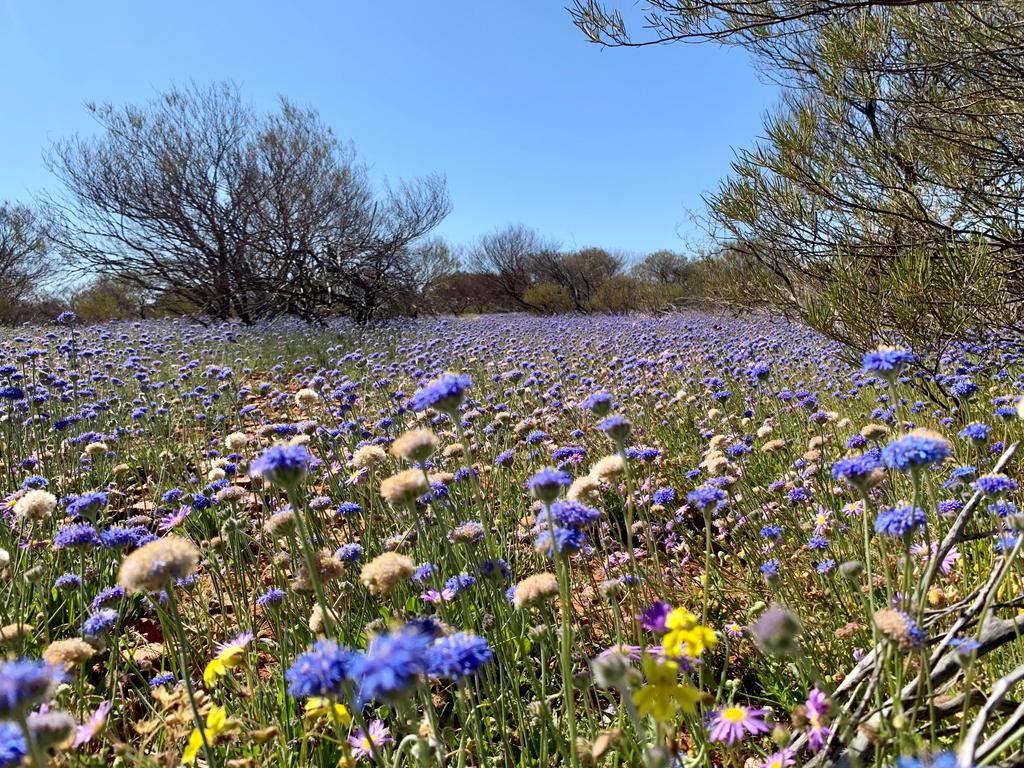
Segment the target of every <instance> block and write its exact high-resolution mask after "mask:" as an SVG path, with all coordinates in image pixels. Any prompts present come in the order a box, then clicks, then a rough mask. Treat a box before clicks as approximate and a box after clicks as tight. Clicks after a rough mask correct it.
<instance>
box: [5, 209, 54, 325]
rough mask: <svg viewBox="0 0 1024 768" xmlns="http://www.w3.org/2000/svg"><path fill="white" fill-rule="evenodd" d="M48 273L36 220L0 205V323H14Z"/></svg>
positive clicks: (22, 211) (28, 211)
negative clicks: (12, 321) (2, 321)
mask: <svg viewBox="0 0 1024 768" xmlns="http://www.w3.org/2000/svg"><path fill="white" fill-rule="evenodd" d="M51 269H52V261H51V259H50V251H49V243H48V238H47V234H46V230H45V228H44V226H43V224H42V222H41V221H40V219H39V216H38V215H37V214H36V213H35V212H34V211H32V209H30V208H27V207H25V206H23V205H17V204H14V203H7V202H0V320H4V321H11V320H14V319H17V317H18V315H19V312H20V311H21V310H22V309H23V308H24V306H25V302H26V301H27V300H29V299H30V298H32V297H33V296H35V295H37V294H38V293H39V291H40V288H41V282H42V280H43V279H44V277H46V276H47V274H48V273H49V272H50V270H51Z"/></svg>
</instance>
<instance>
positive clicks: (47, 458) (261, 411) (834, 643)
mask: <svg viewBox="0 0 1024 768" xmlns="http://www.w3.org/2000/svg"><path fill="white" fill-rule="evenodd" d="M61 320H62V322H61V323H60V324H58V325H55V326H52V327H45V328H43V327H25V328H21V329H15V330H10V331H5V332H4V333H3V335H2V336H0V413H2V416H0V472H2V480H0V492H2V503H0V506H2V510H3V522H2V523H0V547H2V548H3V551H2V552H0V560H2V568H3V570H2V573H0V579H2V580H0V593H2V594H0V619H2V621H0V623H2V624H3V627H2V629H0V642H2V644H3V650H4V653H5V655H6V661H4V662H3V663H0V718H2V719H3V722H2V723H0V768H4V767H6V766H15V765H19V764H25V765H32V766H35V768H41V767H42V766H44V765H47V764H50V765H83V766H101V765H113V764H122V765H131V766H150V765H152V766H173V765H178V764H186V765H209V766H233V767H236V768H241V767H243V766H280V767H282V768H283V767H284V766H355V765H360V764H362V765H370V764H373V763H376V764H377V765H381V766H399V765H408V766H420V765H421V766H523V767H526V766H540V767H542V768H547V767H548V766H553V765H566V766H573V768H576V767H578V766H650V767H655V766H657V767H661V766H666V767H667V766H683V765H685V766H690V765H723V766H735V767H736V768H739V766H755V767H756V766H761V765H763V766H766V767H767V768H786V767H787V766H803V765H808V766H813V765H830V764H834V763H836V762H837V761H848V762H849V764H863V765H879V766H889V765H894V764H896V763H897V761H898V760H899V759H900V758H902V760H903V762H901V763H900V764H901V765H902V766H905V767H906V766H910V767H911V768H914V767H917V768H919V767H920V766H930V765H936V766H953V765H955V764H959V765H960V766H969V765H981V764H989V763H998V762H1001V761H1004V760H1007V759H1008V758H1011V757H1012V756H1013V755H1014V754H1018V753H1019V751H1020V747H1019V738H1020V736H1021V735H1022V732H1024V704H1018V703H1017V701H1016V700H1015V699H1016V698H1019V694H1020V690H1019V689H1018V687H1017V683H1018V681H1019V680H1021V679H1022V678H1024V665H1022V663H1024V654H1022V646H1024V642H1022V640H1021V639H1020V638H1019V633H1020V631H1021V629H1022V628H1024V614H1022V613H1021V612H1020V608H1021V607H1022V606H1024V600H1022V583H1021V567H1020V562H1019V560H1020V558H1019V556H1018V553H1019V550H1020V546H1021V539H1020V538H1019V533H1018V531H1020V530H1021V529H1024V516H1022V515H1021V514H1019V513H1018V510H1017V507H1016V506H1015V500H1016V497H1017V494H1018V486H1017V482H1016V480H1015V479H1014V478H1015V476H1016V474H1017V472H1016V467H1017V463H1016V460H1015V458H1014V450H1015V447H1016V442H1015V441H1016V440H1017V439H1018V438H1019V433H1020V429H1021V422H1020V418H1019V416H1018V411H1017V399H1018V397H1019V396H1020V394H1021V393H1020V388H1021V386H1022V382H1024V364H1022V360H1021V358H1020V355H1019V353H1017V352H1015V351H1012V350H1011V348H1009V347H1007V348H1003V347H1000V346H999V345H998V344H993V345H991V346H986V347H961V348H958V349H956V350H955V351H954V352H953V353H951V354H950V355H948V356H947V357H946V358H944V359H943V360H942V361H941V369H940V370H939V371H938V372H935V373H926V372H924V371H923V370H922V368H921V367H920V366H918V365H917V362H918V361H916V360H915V357H914V351H913V350H904V349H900V348H893V347H887V348H880V349H879V350H877V351H876V352H873V353H871V354H869V355H867V356H866V357H865V358H864V359H863V361H861V360H859V359H858V360H851V359H849V358H848V357H845V356H844V355H843V354H842V351H841V349H840V348H839V347H837V346H835V345H833V344H830V343H827V342H825V341H824V340H822V339H821V338H820V337H818V336H816V335H815V334H814V333H812V332H810V331H808V330H805V329H803V328H801V327H799V326H795V325H791V324H788V323H786V322H783V321H777V320H772V319H768V318H754V319H751V318H745V319H743V320H736V319H730V318H727V317H718V316H712V315H704V314H688V315H687V314H682V315H671V316H666V317H660V318H645V317H594V318H584V319H580V318H566V319H551V318H528V317H518V316H490V317H482V318H475V319H458V320H433V319H432V320H420V321H408V320H403V321H396V322H394V323H393V324H382V325H377V326H373V327H371V328H369V329H359V328H357V327H355V326H351V325H347V324H340V323H338V324H331V325H329V326H325V327H313V328H311V327H309V326H305V325H300V324H298V323H295V324H290V323H287V322H280V323H276V324H273V325H268V326H264V327H256V328H244V327H242V326H234V325H215V326H208V327H207V326H201V325H197V324H191V323H187V322H185V321H174V320H165V321H154V322H145V323H123V324H110V325H99V326H81V325H79V323H78V322H77V320H76V318H75V317H74V316H73V315H70V314H66V315H65V316H62V318H61Z"/></svg>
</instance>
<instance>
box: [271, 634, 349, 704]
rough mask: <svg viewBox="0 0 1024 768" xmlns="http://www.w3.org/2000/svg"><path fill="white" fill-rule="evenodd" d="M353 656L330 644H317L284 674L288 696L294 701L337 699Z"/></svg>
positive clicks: (345, 649) (327, 641)
mask: <svg viewBox="0 0 1024 768" xmlns="http://www.w3.org/2000/svg"><path fill="white" fill-rule="evenodd" d="M355 656H356V655H355V654H354V653H353V652H352V651H350V650H348V649H347V648H343V647H341V646H339V645H338V644H337V643H336V642H334V641H333V640H320V641H319V642H317V643H315V644H314V645H313V647H312V648H311V649H310V650H309V651H307V652H306V653H304V654H302V655H301V656H299V657H298V658H297V659H296V660H295V661H294V663H293V664H292V665H291V667H289V668H288V671H287V672H285V675H284V676H285V680H287V681H288V694H289V695H291V696H294V697H295V698H297V699H307V698H309V697H310V696H339V695H340V694H341V692H342V685H343V684H344V683H345V680H346V678H347V676H348V673H349V669H350V667H351V666H352V662H353V660H354V659H355Z"/></svg>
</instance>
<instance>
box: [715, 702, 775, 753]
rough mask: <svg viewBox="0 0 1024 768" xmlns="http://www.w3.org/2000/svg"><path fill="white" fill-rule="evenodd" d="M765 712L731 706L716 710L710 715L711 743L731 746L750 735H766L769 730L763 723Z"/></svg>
mask: <svg viewBox="0 0 1024 768" xmlns="http://www.w3.org/2000/svg"><path fill="white" fill-rule="evenodd" d="M764 715H765V710H763V709H753V708H751V707H740V706H736V705H733V706H731V707H725V708H723V709H716V710H715V711H714V712H712V713H711V723H710V726H709V730H710V732H711V740H712V741H720V742H723V743H725V744H726V745H727V746H732V745H733V744H735V743H736V742H737V741H742V740H743V738H744V737H745V736H746V735H747V734H750V735H751V736H756V735H757V734H759V733H767V732H768V731H769V730H771V729H770V728H769V727H768V724H767V723H766V722H765V721H764Z"/></svg>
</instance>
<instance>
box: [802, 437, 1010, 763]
mask: <svg viewBox="0 0 1024 768" xmlns="http://www.w3.org/2000/svg"><path fill="white" fill-rule="evenodd" d="M1018 446H1019V443H1013V444H1012V445H1010V446H1009V447H1008V448H1007V449H1006V450H1005V451H1003V453H1002V455H1001V456H1000V457H999V460H998V461H997V462H996V464H995V467H994V468H993V471H994V472H1000V471H1002V469H1003V468H1004V467H1005V466H1006V465H1007V464H1008V463H1009V461H1010V459H1011V458H1013V455H1014V453H1016V451H1017V448H1018ZM983 498H984V494H983V493H981V492H980V491H977V492H975V494H974V495H973V496H972V497H971V498H970V500H969V501H968V502H967V503H966V504H965V505H964V508H963V509H962V510H961V511H960V514H959V515H958V516H957V519H956V520H955V521H954V523H953V525H952V526H951V527H950V529H949V531H948V532H947V533H946V536H945V537H944V538H943V539H942V542H941V543H940V544H939V546H938V549H937V550H936V552H935V555H933V556H932V558H931V559H930V561H929V563H928V569H927V571H926V574H925V578H924V579H923V580H922V592H921V594H926V592H927V589H928V586H929V585H930V584H931V580H932V579H933V578H934V577H935V572H936V570H937V569H938V564H939V563H941V562H942V560H943V559H944V558H945V557H946V555H947V554H948V553H949V551H950V550H951V549H952V548H953V547H954V546H955V545H956V544H957V543H958V542H959V541H960V540H961V537H962V535H963V532H964V530H965V529H966V527H967V524H968V523H969V522H970V520H971V517H972V516H973V515H974V512H975V510H976V509H977V507H978V505H979V504H980V503H981V501H982V499H983ZM1007 559H1008V558H1007ZM1005 567H1006V564H1005V563H1004V567H1003V568H999V569H996V570H994V571H993V573H992V574H991V575H990V576H989V579H988V580H987V581H986V583H985V585H984V586H983V587H981V588H980V589H979V590H978V592H977V596H976V597H975V599H974V600H973V602H972V603H971V604H970V605H969V607H967V608H966V610H965V611H964V612H963V613H962V614H961V616H960V617H959V618H958V619H957V621H956V622H955V623H954V625H953V627H952V628H951V629H950V631H949V632H948V633H946V635H945V636H944V637H943V638H942V640H941V641H940V642H939V644H938V646H937V647H936V649H935V651H934V652H933V653H932V655H931V657H930V658H929V663H928V666H929V671H930V675H931V681H932V684H933V685H935V684H936V683H942V682H946V681H947V680H949V679H951V678H952V677H953V676H955V674H956V673H957V672H958V671H959V669H960V666H959V664H958V662H957V659H956V654H955V653H946V652H945V651H946V650H947V648H948V646H949V643H950V641H951V640H952V638H953V637H954V636H955V635H956V633H958V632H959V631H960V630H961V629H962V628H963V627H964V626H967V625H968V624H971V623H973V620H974V618H975V616H976V614H977V613H978V612H979V611H981V610H982V608H983V606H984V605H985V604H986V603H987V602H988V598H989V596H990V594H991V592H992V590H994V589H996V588H997V587H998V585H999V584H1000V583H1001V581H1002V579H1003V577H1004V576H1005ZM962 604H963V603H961V604H959V605H962ZM952 612H953V611H952V609H949V610H946V611H944V612H942V613H941V614H938V615H936V616H935V617H934V618H932V619H931V620H930V621H929V623H934V622H936V621H938V620H939V619H940V618H941V617H943V616H948V615H949V614H950V613H952ZM1021 628H1024V618H1021V619H1019V620H1018V621H1001V620H998V619H994V618H991V617H990V620H989V621H986V622H985V628H984V629H983V631H982V633H981V636H980V638H979V640H980V642H981V643H982V647H981V648H979V650H978V652H977V654H978V656H981V655H984V654H985V653H988V652H990V651H991V650H993V649H995V648H997V647H999V646H1001V645H1004V644H1005V643H1007V642H1010V640H1012V639H1014V637H1016V636H1017V633H1018V632H1019V631H1020V629H1021ZM881 648H882V646H875V648H873V649H872V650H871V651H870V652H869V653H868V654H866V655H865V656H864V657H863V658H862V659H861V660H860V662H858V663H857V665H856V666H855V667H854V668H853V669H852V670H850V672H849V673H848V674H847V676H846V678H845V679H844V680H843V681H842V682H841V683H840V684H839V686H838V687H837V688H836V689H835V691H834V692H833V694H832V698H833V700H838V699H839V697H841V696H844V695H846V694H850V695H852V694H853V693H854V691H855V690H856V689H857V687H858V686H860V684H861V683H863V682H864V681H865V680H867V679H869V678H870V677H872V676H873V675H874V674H875V671H876V659H877V658H878V656H879V652H880V650H881ZM940 662H941V663H940ZM918 681H919V678H915V679H914V680H913V681H911V682H910V683H909V684H908V685H907V686H906V687H905V688H904V689H903V690H902V691H901V692H900V698H901V701H902V700H904V699H907V698H909V697H913V696H916V695H917V688H918ZM891 708H892V699H890V700H889V701H888V702H886V704H885V706H883V707H882V709H881V710H879V711H877V712H875V713H874V714H873V716H872V717H871V718H870V721H869V722H880V721H881V719H882V718H883V717H884V716H885V715H887V713H888V712H889V711H890V710H891ZM804 741H805V737H801V738H800V739H798V740H797V742H796V743H795V745H794V747H797V748H798V747H799V746H801V745H802V743H803V742H804ZM870 748H871V744H870V741H869V740H868V739H867V738H866V737H865V736H863V735H862V734H858V736H857V737H856V738H855V739H854V741H853V742H851V744H850V745H849V746H848V747H847V752H850V751H852V752H855V753H859V754H861V755H862V756H863V755H864V754H865V753H866V752H867V751H868V750H869V749H870ZM826 753H827V750H822V752H819V753H818V755H817V756H815V758H812V759H811V760H810V761H809V762H808V763H807V765H808V766H811V765H815V764H817V763H819V762H821V760H822V759H823V758H824V755H825V754H826Z"/></svg>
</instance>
